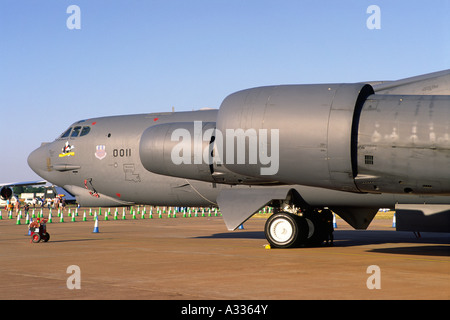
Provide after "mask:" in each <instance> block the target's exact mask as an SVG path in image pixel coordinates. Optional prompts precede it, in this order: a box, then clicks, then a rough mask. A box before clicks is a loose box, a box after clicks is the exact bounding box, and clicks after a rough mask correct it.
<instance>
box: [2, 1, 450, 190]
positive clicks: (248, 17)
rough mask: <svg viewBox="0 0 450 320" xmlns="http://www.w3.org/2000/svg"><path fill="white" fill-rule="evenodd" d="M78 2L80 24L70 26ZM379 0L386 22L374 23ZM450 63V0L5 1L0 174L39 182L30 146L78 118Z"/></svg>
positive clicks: (390, 75) (403, 73) (383, 76)
mask: <svg viewBox="0 0 450 320" xmlns="http://www.w3.org/2000/svg"><path fill="white" fill-rule="evenodd" d="M70 5H77V6H78V7H79V8H80V18H81V29H79V30H76V29H75V30H70V29H68V28H67V26H66V20H67V19H68V18H69V17H70V16H71V14H70V13H67V12H66V10H67V8H68V7H69V6H70ZM370 5H377V6H378V7H379V8H380V10H381V11H380V13H381V15H380V19H381V29H379V30H370V29H368V28H367V26H366V20H367V19H368V18H369V17H370V16H371V14H368V13H367V12H366V10H367V8H368V7H369V6H370ZM449 67H450V1H448V0H427V1H424V0H418V1H404V0H395V1H384V0H342V1H333V0H327V1H324V0H315V1H313V0H292V1H290V0H289V1H288V0H270V1H269V0H158V1H152V0H148V1H143V0H141V1H138V0H131V1H130V0H127V1H125V0H114V1H113V0H110V1H102V0H70V1H64V0H42V1H21V0H0V106H1V110H2V115H1V125H0V133H1V135H2V136H3V137H4V139H3V152H2V156H1V157H0V182H10V181H21V180H30V179H31V180H32V179H38V177H37V176H36V175H35V174H34V173H33V172H32V171H31V169H29V168H28V165H27V162H26V159H27V157H28V154H29V153H30V152H31V151H32V150H34V149H35V148H36V147H38V146H39V145H40V143H41V142H43V141H53V140H54V138H55V137H56V136H58V135H59V134H60V133H61V132H62V131H63V130H64V129H66V128H67V127H68V126H69V125H70V124H72V123H73V122H75V121H77V120H80V119H85V118H89V117H97V116H106V115H118V114H130V113H149V112H157V111H170V110H171V108H172V106H173V107H175V110H176V111H184V110H193V109H199V108H203V107H213V108H218V107H219V106H220V103H221V102H222V100H223V99H224V98H225V96H227V95H228V94H230V93H232V92H234V91H237V90H241V89H245V88H249V87H255V86H261V85H270V84H287V83H326V82H356V81H366V80H391V79H400V78H404V77H409V76H414V75H418V74H423V73H428V72H433V71H438V70H443V69H448V68H449ZM6 137H12V138H9V139H6Z"/></svg>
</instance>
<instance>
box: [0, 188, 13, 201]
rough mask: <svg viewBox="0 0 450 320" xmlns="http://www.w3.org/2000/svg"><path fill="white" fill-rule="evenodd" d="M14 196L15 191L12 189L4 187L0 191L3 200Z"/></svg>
mask: <svg viewBox="0 0 450 320" xmlns="http://www.w3.org/2000/svg"><path fill="white" fill-rule="evenodd" d="M12 195H13V191H12V189H11V188H10V187H3V188H2V189H1V190H0V197H1V199H2V200H8V199H11V197H12Z"/></svg>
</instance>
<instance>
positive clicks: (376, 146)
mask: <svg viewBox="0 0 450 320" xmlns="http://www.w3.org/2000/svg"><path fill="white" fill-rule="evenodd" d="M216 128H217V130H218V131H220V132H226V133H227V139H225V140H226V142H227V145H226V147H224V148H223V159H224V165H225V166H226V168H227V169H229V170H230V171H232V172H235V173H237V174H246V175H249V176H253V177H259V178H265V179H272V180H273V181H278V182H281V183H289V184H300V185H307V186H313V187H323V188H328V189H336V190H342V191H352V192H371V193H415V194H439V195H442V194H450V170H448V168H450V96H431V95H430V96H422V95H402V96H400V95H398V96H396V95H378V94H374V92H373V89H372V87H371V86H370V85H367V84H320V85H287V86H270V87H260V88H254V89H248V90H244V91H239V92H236V93H234V94H231V95H230V96H228V97H227V98H226V99H225V100H224V101H223V103H222V105H221V107H220V110H219V113H218V118H217V127H216ZM234 132H241V133H242V132H243V133H244V134H240V135H235V137H234V138H233V133H234ZM261 132H262V133H264V134H266V135H267V134H268V132H270V134H271V139H270V141H269V140H268V139H265V138H266V136H265V135H264V134H263V135H260V134H258V133H261ZM228 133H231V139H228V138H229V137H230V134H228ZM242 136H244V138H245V139H243V138H242ZM253 136H255V138H252V137H253ZM233 139H234V142H233ZM239 139H240V140H239ZM230 141H232V143H231V147H230V143H229V142H230ZM239 141H240V142H239ZM236 145H237V146H238V147H236ZM239 146H240V147H239ZM269 146H270V147H269ZM239 148H240V149H239ZM239 150H243V151H241V155H240V153H239V152H240V151H239ZM242 152H243V153H244V158H245V159H246V161H245V162H242V161H241V162H240V161H239V157H241V158H242ZM269 153H271V156H272V159H271V161H272V164H273V163H276V164H277V165H276V166H274V167H275V168H277V169H278V170H276V171H274V170H272V171H265V172H264V169H265V168H267V161H266V160H267V158H268V154H269ZM274 153H275V157H274ZM252 154H256V156H253V158H252ZM276 156H278V157H276ZM251 159H257V161H253V162H251ZM277 161H278V162H277ZM272 164H271V165H272Z"/></svg>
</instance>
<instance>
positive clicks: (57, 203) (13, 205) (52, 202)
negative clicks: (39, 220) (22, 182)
mask: <svg viewBox="0 0 450 320" xmlns="http://www.w3.org/2000/svg"><path fill="white" fill-rule="evenodd" d="M30 206H31V207H32V208H33V209H35V208H36V207H38V206H40V207H41V208H43V207H44V206H46V207H47V208H49V209H50V208H52V209H56V208H59V209H61V210H64V208H65V207H66V199H64V197H60V196H57V197H55V198H46V199H40V198H37V197H35V198H33V199H32V200H31V203H29V202H23V206H22V204H21V202H20V200H19V199H16V200H15V201H12V199H8V200H6V206H5V210H6V211H15V213H16V214H17V213H18V212H19V211H20V209H21V208H23V209H24V211H25V213H28V210H30Z"/></svg>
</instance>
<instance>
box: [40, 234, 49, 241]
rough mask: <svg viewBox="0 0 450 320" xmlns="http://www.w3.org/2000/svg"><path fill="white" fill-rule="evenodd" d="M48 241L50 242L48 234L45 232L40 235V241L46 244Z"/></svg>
mask: <svg viewBox="0 0 450 320" xmlns="http://www.w3.org/2000/svg"><path fill="white" fill-rule="evenodd" d="M48 240H50V234H49V233H47V232H45V233H43V234H42V241H44V242H47V241H48Z"/></svg>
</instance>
